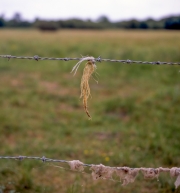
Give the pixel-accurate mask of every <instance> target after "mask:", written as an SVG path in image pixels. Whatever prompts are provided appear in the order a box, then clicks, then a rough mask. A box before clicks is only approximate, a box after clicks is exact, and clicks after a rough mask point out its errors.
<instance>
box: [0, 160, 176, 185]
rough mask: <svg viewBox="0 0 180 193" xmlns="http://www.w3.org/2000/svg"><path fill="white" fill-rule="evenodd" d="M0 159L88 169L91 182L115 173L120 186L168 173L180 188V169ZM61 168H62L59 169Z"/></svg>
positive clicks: (111, 178) (106, 178) (76, 161)
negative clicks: (139, 177)
mask: <svg viewBox="0 0 180 193" xmlns="http://www.w3.org/2000/svg"><path fill="white" fill-rule="evenodd" d="M0 159H11V160H17V161H23V160H25V159H29V160H40V161H42V162H43V163H45V162H53V163H55V162H58V163H67V164H69V166H70V170H72V171H77V172H82V173H83V171H84V167H90V170H91V171H92V172H91V175H92V178H93V180H98V179H104V180H113V177H112V175H113V174H114V173H115V174H116V176H117V177H119V178H120V182H122V185H128V184H129V183H133V182H134V181H135V179H136V177H137V176H138V174H139V172H141V173H142V174H143V176H144V179H155V178H156V179H157V180H158V177H159V174H160V173H163V172H164V173H167V172H169V174H170V176H171V177H176V181H175V183H174V184H175V187H176V188H177V187H178V186H180V168H178V167H172V168H163V167H158V168H144V167H140V168H130V167H126V166H124V167H110V166H105V165H103V164H99V165H96V164H85V163H83V162H81V161H79V160H72V161H67V160H59V159H51V158H46V157H45V156H43V157H33V156H0ZM61 168H62V167H61Z"/></svg>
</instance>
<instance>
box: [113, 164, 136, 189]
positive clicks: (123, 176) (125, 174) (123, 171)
mask: <svg viewBox="0 0 180 193" xmlns="http://www.w3.org/2000/svg"><path fill="white" fill-rule="evenodd" d="M115 171H116V175H117V176H119V178H120V181H122V185H123V186H125V185H127V184H129V183H133V182H134V180H135V179H136V177H137V175H138V173H139V168H134V169H132V168H129V167H117V168H116V170H115Z"/></svg>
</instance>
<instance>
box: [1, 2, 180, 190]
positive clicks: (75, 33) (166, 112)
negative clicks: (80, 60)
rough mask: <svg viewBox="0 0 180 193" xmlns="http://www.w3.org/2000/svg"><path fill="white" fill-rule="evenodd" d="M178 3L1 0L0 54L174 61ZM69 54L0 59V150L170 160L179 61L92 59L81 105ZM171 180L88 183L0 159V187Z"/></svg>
mask: <svg viewBox="0 0 180 193" xmlns="http://www.w3.org/2000/svg"><path fill="white" fill-rule="evenodd" d="M179 8H180V1H179V0H167V1H162V0H156V1H154V0H151V1H150V0H149V1H142V0H136V1H133V2H132V1H130V0H127V1H116V0H111V1H109V2H104V1H101V0H100V1H93V0H92V1H89V2H84V1H81V0H78V1H72V0H70V1H67V2H60V1H57V0H51V1H42V0H36V2H35V3H34V2H32V1H22V0H17V1H13V0H1V6H0V55H5V54H8V55H9V54H10V55H16V56H34V55H39V56H41V57H63V58H64V57H81V55H82V56H87V55H89V56H94V57H96V58H97V57H98V56H101V57H102V58H110V59H124V60H127V59H130V60H142V61H165V62H180V33H179V32H180V31H179V29H180V9H179ZM75 64H76V61H68V62H66V61H31V60H18V59H17V60H16V59H11V60H10V61H8V60H7V59H2V58H1V59H0V144H1V145H0V155H2V156H6V155H10V156H18V155H26V156H40V157H41V156H46V157H48V158H54V159H63V160H80V161H82V162H84V163H89V164H100V163H102V164H104V165H108V166H129V167H154V168H155V167H160V166H162V167H169V168H170V167H179V162H180V155H179V148H180V143H179V138H180V132H179V123H180V118H179V117H180V109H179V104H180V73H179V70H180V68H179V66H170V65H158V66H157V65H143V64H132V65H129V64H121V63H111V62H102V63H97V73H98V74H94V78H95V79H96V80H98V84H97V82H96V81H94V79H93V78H91V80H90V88H91V98H90V99H89V101H88V106H89V111H90V114H91V116H92V120H91V121H90V120H88V117H87V115H86V114H85V112H84V109H83V105H82V100H81V99H80V98H79V96H80V82H81V77H82V73H83V68H84V65H85V62H84V64H81V66H80V68H79V69H78V72H77V73H76V75H75V76H73V74H72V73H70V72H71V69H72V68H73V66H74V65H75ZM174 181H175V179H173V178H171V177H170V175H169V174H167V175H166V174H164V173H163V174H160V176H159V181H157V180H145V179H143V176H142V175H141V174H139V176H138V177H137V179H136V180H135V182H134V183H132V184H129V185H128V186H122V185H121V183H120V182H119V179H118V178H117V177H116V176H114V181H110V180H109V181H108V180H106V181H105V180H98V181H93V180H92V177H91V171H90V170H88V168H87V169H86V173H84V174H82V173H77V172H73V171H70V170H69V166H68V165H67V164H64V165H62V164H59V163H49V164H48V163H42V162H41V161H38V160H24V161H22V162H20V161H18V160H17V161H14V160H2V159H1V160H0V192H11V193H13V192H67V193H70V192H78V193H79V192H83V193H84V192H89V193H90V192H98V193H99V192H105V193H108V192H115V193H116V192H117V193H118V192H127V193H128V192H134V193H136V192H138V193H139V192H158V193H165V192H179V191H180V189H179V188H178V189H176V190H175V186H174Z"/></svg>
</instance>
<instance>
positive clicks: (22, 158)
mask: <svg viewBox="0 0 180 193" xmlns="http://www.w3.org/2000/svg"><path fill="white" fill-rule="evenodd" d="M0 159H12V160H19V161H23V160H25V159H30V160H41V161H42V162H44V163H45V162H60V163H69V161H67V160H60V159H52V158H46V157H45V156H42V157H36V156H21V155H20V156H0ZM95 165H96V164H84V163H83V164H82V166H85V167H92V166H95ZM97 166H98V165H97ZM109 167H110V166H109ZM110 168H118V169H119V168H124V167H110ZM131 169H140V170H142V171H143V170H144V169H145V168H144V167H141V168H131ZM151 169H154V170H156V169H160V171H161V172H169V171H170V170H171V169H170V168H163V167H158V168H151ZM177 171H178V172H179V173H180V168H177Z"/></svg>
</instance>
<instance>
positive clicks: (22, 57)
mask: <svg viewBox="0 0 180 193" xmlns="http://www.w3.org/2000/svg"><path fill="white" fill-rule="evenodd" d="M0 58H7V59H8V60H10V59H27V60H36V61H38V60H62V61H70V60H82V59H83V58H84V57H82V58H53V57H40V56H38V55H35V56H30V57H29V56H12V55H0ZM94 60H95V61H96V62H120V63H126V64H133V63H136V64H152V65H163V64H164V65H165V64H166V65H180V62H160V61H154V62H149V61H134V60H129V59H127V60H116V59H103V58H101V57H100V56H99V57H98V58H94Z"/></svg>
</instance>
